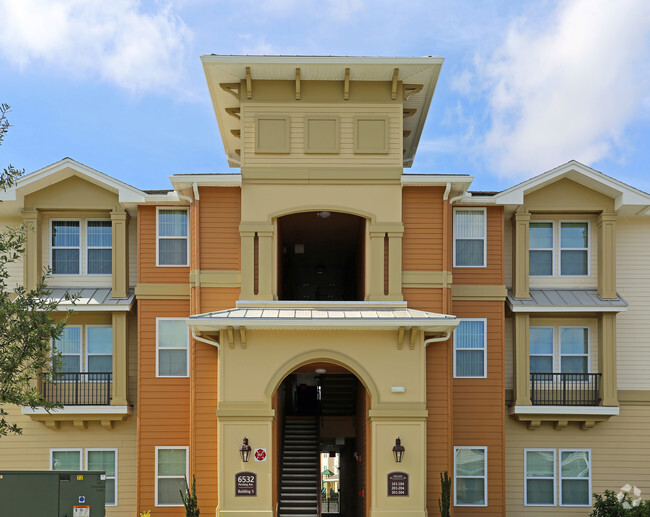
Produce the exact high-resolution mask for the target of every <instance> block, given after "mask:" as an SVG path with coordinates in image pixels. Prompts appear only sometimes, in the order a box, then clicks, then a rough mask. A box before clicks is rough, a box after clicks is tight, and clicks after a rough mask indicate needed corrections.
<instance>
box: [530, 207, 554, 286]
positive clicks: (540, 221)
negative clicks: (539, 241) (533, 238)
mask: <svg viewBox="0 0 650 517" xmlns="http://www.w3.org/2000/svg"><path fill="white" fill-rule="evenodd" d="M534 223H546V224H548V223H550V224H551V231H552V232H553V246H552V247H551V248H531V247H530V244H529V245H528V264H529V269H530V252H531V251H550V252H551V274H550V275H533V274H529V276H532V277H534V278H553V277H555V276H557V271H558V269H559V265H558V266H557V267H556V265H555V262H556V261H557V258H556V255H557V252H556V245H555V240H556V231H555V228H556V226H557V225H556V221H554V220H548V219H533V220H532V221H530V223H529V225H528V233H529V239H530V225H531V224H534ZM529 242H530V240H529Z"/></svg>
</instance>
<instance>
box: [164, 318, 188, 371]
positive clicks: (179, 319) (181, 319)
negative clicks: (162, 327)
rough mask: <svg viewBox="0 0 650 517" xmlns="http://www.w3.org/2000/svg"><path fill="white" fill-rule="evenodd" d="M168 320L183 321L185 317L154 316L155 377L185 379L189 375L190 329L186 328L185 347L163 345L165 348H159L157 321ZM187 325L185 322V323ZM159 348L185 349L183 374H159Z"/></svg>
mask: <svg viewBox="0 0 650 517" xmlns="http://www.w3.org/2000/svg"><path fill="white" fill-rule="evenodd" d="M170 320H175V321H183V322H185V320H186V318H169V317H165V318H156V377H159V378H161V379H186V378H187V377H189V376H190V329H189V328H188V329H187V346H186V347H180V346H179V347H165V348H160V346H159V344H160V340H159V336H160V332H159V327H158V322H159V321H170ZM186 326H187V323H186ZM161 350H186V353H187V360H186V363H185V364H186V367H185V375H160V351H161Z"/></svg>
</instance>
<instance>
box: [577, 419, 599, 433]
mask: <svg viewBox="0 0 650 517" xmlns="http://www.w3.org/2000/svg"><path fill="white" fill-rule="evenodd" d="M595 425H596V421H595V420H585V421H584V422H581V423H580V429H582V430H583V431H586V430H587V429H591V428H592V427H593V426H595Z"/></svg>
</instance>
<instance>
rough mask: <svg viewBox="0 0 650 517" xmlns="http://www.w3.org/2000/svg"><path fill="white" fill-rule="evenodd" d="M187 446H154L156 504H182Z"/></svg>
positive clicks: (186, 468)
mask: <svg viewBox="0 0 650 517" xmlns="http://www.w3.org/2000/svg"><path fill="white" fill-rule="evenodd" d="M187 452H188V448H187V447H156V506H183V501H182V499H181V494H180V490H184V489H185V478H186V477H187V471H188V465H187V460H188V458H187V456H188V454H187Z"/></svg>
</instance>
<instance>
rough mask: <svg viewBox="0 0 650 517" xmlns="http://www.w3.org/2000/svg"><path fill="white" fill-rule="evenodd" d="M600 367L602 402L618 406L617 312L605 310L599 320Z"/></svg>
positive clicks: (604, 404)
mask: <svg viewBox="0 0 650 517" xmlns="http://www.w3.org/2000/svg"><path fill="white" fill-rule="evenodd" d="M598 367H599V368H600V373H602V377H601V379H600V390H599V391H600V398H601V402H600V404H601V405H602V406H618V390H617V382H616V314H615V313H611V312H604V313H602V314H601V315H600V319H599V320H598Z"/></svg>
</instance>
